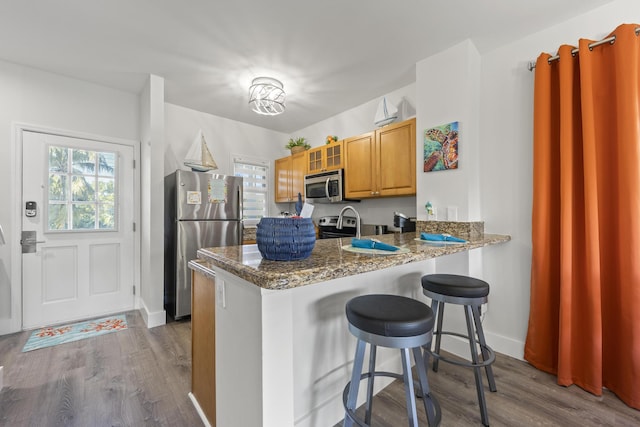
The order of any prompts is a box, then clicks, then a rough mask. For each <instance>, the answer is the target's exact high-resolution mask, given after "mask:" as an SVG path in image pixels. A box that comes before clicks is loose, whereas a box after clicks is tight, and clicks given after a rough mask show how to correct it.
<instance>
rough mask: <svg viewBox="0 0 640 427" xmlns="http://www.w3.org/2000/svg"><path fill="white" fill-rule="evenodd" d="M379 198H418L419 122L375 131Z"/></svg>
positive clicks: (395, 125)
mask: <svg viewBox="0 0 640 427" xmlns="http://www.w3.org/2000/svg"><path fill="white" fill-rule="evenodd" d="M376 150H377V162H378V167H377V170H378V190H377V191H378V192H379V194H378V195H379V196H411V195H415V194H416V167H417V166H416V119H415V118H414V119H410V120H406V121H404V122H400V123H394V124H391V125H388V126H385V127H383V128H381V129H378V130H377V131H376Z"/></svg>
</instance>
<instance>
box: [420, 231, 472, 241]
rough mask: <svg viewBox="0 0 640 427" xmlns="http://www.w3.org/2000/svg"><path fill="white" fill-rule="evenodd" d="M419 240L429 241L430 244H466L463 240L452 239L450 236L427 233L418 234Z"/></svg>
mask: <svg viewBox="0 0 640 427" xmlns="http://www.w3.org/2000/svg"><path fill="white" fill-rule="evenodd" d="M420 239H422V240H429V241H431V242H459V243H467V241H466V240H464V239H459V238H458V237H454V236H452V235H450V234H429V233H420Z"/></svg>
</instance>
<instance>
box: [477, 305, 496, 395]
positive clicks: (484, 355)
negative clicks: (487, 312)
mask: <svg viewBox="0 0 640 427" xmlns="http://www.w3.org/2000/svg"><path fill="white" fill-rule="evenodd" d="M471 308H472V310H473V320H474V321H475V324H476V331H477V332H478V340H479V341H480V349H481V350H482V358H483V359H484V360H487V359H489V351H488V350H487V341H486V340H485V339H484V331H483V330H482V322H481V321H480V307H479V306H477V305H474V306H471ZM485 372H486V374H487V381H488V382H489V390H491V391H497V390H498V389H497V388H496V380H495V379H494V378H493V369H492V368H491V365H487V366H485Z"/></svg>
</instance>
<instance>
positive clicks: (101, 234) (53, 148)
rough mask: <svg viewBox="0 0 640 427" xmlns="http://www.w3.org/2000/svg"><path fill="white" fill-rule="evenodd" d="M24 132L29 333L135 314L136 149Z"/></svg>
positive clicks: (25, 306)
mask: <svg viewBox="0 0 640 427" xmlns="http://www.w3.org/2000/svg"><path fill="white" fill-rule="evenodd" d="M22 135H23V138H22V142H23V146H22V159H23V160H22V209H23V211H22V252H23V254H22V301H23V303H22V306H23V314H22V316H23V317H22V326H23V328H24V329H31V328H36V327H41V326H45V325H52V324H57V323H61V322H67V321H70V320H77V319H83V318H88V317H92V316H98V315H102V314H109V313H114V312H117V311H123V310H129V309H132V308H133V306H134V294H133V286H134V252H135V245H134V231H133V226H134V224H133V223H134V198H133V197H134V169H133V168H134V166H133V159H134V154H133V153H134V151H133V147H132V146H127V145H121V144H113V143H107V142H100V141H93V140H85V139H79V138H72V137H65V136H59V135H51V134H46V133H39V132H30V131H24V132H23V134H22ZM34 202H35V203H34Z"/></svg>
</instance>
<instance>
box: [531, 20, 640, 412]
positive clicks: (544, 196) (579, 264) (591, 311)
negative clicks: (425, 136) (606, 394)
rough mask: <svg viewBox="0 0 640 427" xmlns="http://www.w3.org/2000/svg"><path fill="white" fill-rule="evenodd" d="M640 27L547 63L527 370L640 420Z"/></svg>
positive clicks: (537, 125)
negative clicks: (635, 412)
mask: <svg viewBox="0 0 640 427" xmlns="http://www.w3.org/2000/svg"><path fill="white" fill-rule="evenodd" d="M638 27H640V26H638V25H635V24H624V25H620V26H619V27H618V28H616V30H615V31H614V32H613V33H612V34H610V37H611V36H615V41H614V42H613V44H611V45H609V44H606V45H601V46H596V47H593V48H592V49H589V44H591V43H593V41H592V40H580V44H579V53H578V54H576V55H575V56H573V55H572V52H571V50H572V49H574V47H572V46H561V47H560V49H559V52H558V55H559V56H560V59H559V60H557V61H552V62H551V63H549V62H548V59H549V58H550V55H548V54H542V55H540V57H539V58H538V60H537V63H536V68H535V94H534V134H533V137H534V176H533V181H534V183H533V223H532V243H533V250H532V265H531V306H530V314H529V329H528V332H527V340H526V344H525V359H526V360H527V361H529V362H530V363H531V364H532V365H534V366H536V367H537V368H539V369H541V370H544V371H547V372H550V373H553V374H555V375H557V376H558V383H559V384H560V385H565V386H568V385H571V384H576V385H578V386H580V387H582V388H584V389H585V390H587V391H589V392H591V393H594V394H596V395H601V394H602V388H603V387H607V388H608V389H610V390H611V391H613V392H614V393H615V394H616V395H618V397H620V398H621V399H622V400H623V401H624V402H625V403H627V404H628V405H629V406H631V407H634V408H637V409H640V37H638V36H637V34H636V32H635V30H636V28H638Z"/></svg>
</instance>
